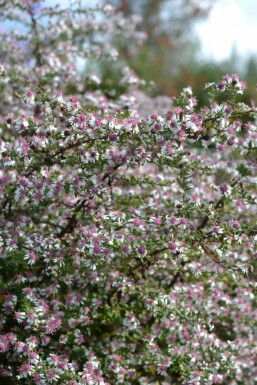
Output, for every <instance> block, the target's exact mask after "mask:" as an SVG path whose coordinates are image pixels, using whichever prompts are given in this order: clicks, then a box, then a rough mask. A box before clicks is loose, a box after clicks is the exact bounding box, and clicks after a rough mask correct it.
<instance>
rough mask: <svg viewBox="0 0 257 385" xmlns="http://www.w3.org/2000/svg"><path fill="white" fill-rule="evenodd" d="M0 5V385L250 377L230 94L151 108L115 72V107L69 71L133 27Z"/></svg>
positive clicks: (251, 333)
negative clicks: (2, 26)
mask: <svg viewBox="0 0 257 385" xmlns="http://www.w3.org/2000/svg"><path fill="white" fill-rule="evenodd" d="M0 9H1V11H0V12H1V13H0V19H3V20H4V21H5V22H6V21H8V20H9V21H10V20H12V21H15V26H16V31H14V30H7V29H6V30H5V31H2V32H1V38H2V44H1V47H0V57H1V60H2V64H1V66H0V76H1V77H0V79H1V87H0V95H1V98H0V100H1V103H0V111H1V115H2V116H1V120H0V127H1V134H2V139H1V141H0V150H1V156H2V166H1V170H0V182H1V189H0V194H1V195H0V199H1V217H0V221H1V234H0V235H1V238H0V240H1V244H0V247H1V292H0V294H1V297H0V300H1V323H0V325H1V337H0V351H1V353H0V354H1V372H0V375H1V378H2V379H3V381H5V383H7V384H11V385H13V384H17V383H20V384H32V383H33V384H38V385H44V384H47V385H48V384H64V385H65V384H66V385H82V384H91V385H104V384H108V383H109V384H139V385H145V384H150V385H154V384H162V385H168V384H183V385H189V384H190V385H198V384H221V383H222V384H230V385H235V384H238V385H242V384H247V385H254V384H256V378H257V370H256V359H257V342H256V341H257V338H256V333H257V328H256V315H257V302H256V290H257V285H256V275H255V270H254V269H255V265H256V262H255V261H256V257H257V227H256V217H255V210H256V203H257V202H256V190H257V187H256V155H257V128H256V112H257V111H256V109H255V107H252V106H248V105H246V104H244V103H242V102H237V98H238V95H239V96H240V95H241V94H242V93H243V91H244V89H245V88H246V83H245V82H243V81H241V80H240V79H239V76H238V75H235V74H233V75H225V76H223V78H222V80H221V81H219V82H218V83H209V84H207V85H206V92H208V93H209V99H210V102H209V105H208V107H205V108H199V107H197V100H196V99H195V98H194V96H193V95H192V91H191V89H190V88H186V89H184V90H183V92H182V94H181V95H180V97H178V98H174V99H172V100H170V107H169V109H168V111H167V112H166V113H164V114H162V115H161V114H158V113H157V112H156V111H155V104H154V103H155V101H152V102H151V103H150V102H149V98H147V97H145V96H144V94H143V93H142V92H139V91H138V87H139V86H140V85H141V80H140V79H138V77H137V76H136V75H135V74H134V73H133V72H132V71H131V70H130V69H129V68H127V67H125V68H124V69H123V75H122V78H121V80H120V82H121V85H122V86H124V90H123V92H125V93H123V92H121V90H120V91H119V93H120V94H119V95H118V96H117V98H116V99H114V98H111V99H109V98H108V95H107V94H106V93H103V92H102V91H101V82H102V81H103V82H106V81H107V80H108V79H103V80H101V79H100V78H99V77H98V76H97V74H90V73H88V74H86V77H83V75H82V74H81V72H80V63H81V60H82V61H83V60H85V59H86V58H88V57H92V56H94V57H97V58H98V60H100V58H101V57H102V56H104V55H105V56H106V55H107V56H108V57H109V58H113V57H115V58H116V52H115V51H114V49H113V47H112V46H110V44H109V43H110V41H113V35H114V34H116V35H119V36H122V37H123V38H124V39H129V41H130V42H131V45H132V40H134V41H135V42H137V41H138V40H140V39H141V38H142V37H143V35H142V33H141V32H138V31H137V23H136V20H137V19H136V18H132V19H130V18H125V17H124V16H122V14H121V13H116V12H115V11H114V9H113V8H112V7H110V6H103V7H95V8H85V7H84V6H83V3H82V2H80V1H78V2H74V3H72V6H71V8H70V9H68V10H65V9H63V8H61V7H46V6H44V4H43V3H41V2H39V1H36V0H34V1H32V0H23V1H16V0H11V1H8V2H4V3H3V2H2V4H1V8H0ZM9 27H10V24H7V26H6V28H9ZM17 29H18V30H17ZM79 58H80V60H78V59H79ZM92 82H93V83H94V84H95V86H94V87H93V86H92ZM89 83H90V84H89ZM220 95H223V96H224V97H223V99H224V100H223V101H222V102H219V100H220ZM139 98H140V100H138V99H139ZM139 102H140V103H141V105H143V104H147V106H148V108H150V107H151V109H152V110H151V112H150V114H149V116H148V117H147V116H142V110H141V107H140V104H139Z"/></svg>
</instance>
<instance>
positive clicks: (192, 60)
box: [102, 0, 257, 105]
mask: <svg viewBox="0 0 257 385" xmlns="http://www.w3.org/2000/svg"><path fill="white" fill-rule="evenodd" d="M109 3H111V4H112V5H114V6H115V7H116V8H118V9H119V10H120V11H122V12H123V13H124V14H126V15H130V14H133V13H136V14H139V15H141V17H142V24H141V28H142V31H146V33H147V35H148V38H147V40H145V43H144V44H143V45H141V47H140V48H138V50H137V51H136V52H135V53H134V54H133V53H131V50H130V49H129V47H128V46H126V45H124V43H123V45H122V43H121V42H117V45H118V46H119V50H120V51H121V53H122V57H123V58H124V61H125V60H126V61H127V62H128V64H129V66H130V67H131V68H132V69H133V70H134V71H135V73H136V74H137V75H138V76H140V77H141V78H143V79H145V80H146V81H148V82H150V81H154V83H155V86H154V87H152V89H151V92H152V94H153V96H156V95H163V94H164V95H168V96H175V95H177V94H179V92H180V91H181V89H182V88H183V87H185V86H192V88H193V92H194V94H195V95H196V96H197V98H198V100H199V103H200V105H205V104H206V103H207V99H206V97H207V96H206V93H204V92H203V88H204V85H205V83H207V82H212V81H217V80H219V79H220V78H221V77H222V76H223V75H224V74H226V73H239V74H240V76H241V77H242V78H243V79H244V80H246V81H247V82H248V86H249V88H248V91H247V92H246V93H245V95H244V96H243V99H242V101H245V102H247V103H249V102H250V100H252V101H256V88H255V86H256V83H257V43H256V38H257V1H256V0H136V1H135V0H109ZM116 66H118V64H117V63H116ZM114 70H116V72H113V68H111V67H110V65H109V64H108V65H107V66H103V68H102V71H103V72H105V73H106V75H107V76H111V77H112V76H113V74H114V73H119V71H118V68H114ZM117 76H118V75H117Z"/></svg>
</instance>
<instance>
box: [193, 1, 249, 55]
mask: <svg viewBox="0 0 257 385" xmlns="http://www.w3.org/2000/svg"><path fill="white" fill-rule="evenodd" d="M213 1H214V2H215V5H214V7H213V9H212V12H211V13H210V15H209V17H208V18H207V19H206V20H204V21H202V22H198V23H197V24H196V26H195V31H196V33H197V34H198V37H199V40H200V42H201V45H202V56H203V57H205V58H210V59H215V60H223V59H226V58H228V57H229V56H230V54H231V50H232V49H233V47H234V48H236V52H237V53H238V54H241V55H244V56H246V55H249V54H255V55H256V56H257V0H213Z"/></svg>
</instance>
